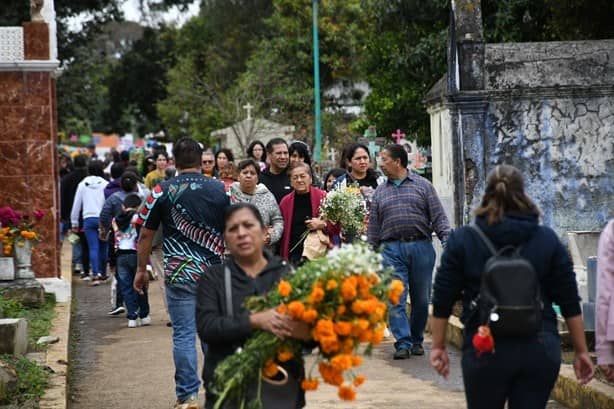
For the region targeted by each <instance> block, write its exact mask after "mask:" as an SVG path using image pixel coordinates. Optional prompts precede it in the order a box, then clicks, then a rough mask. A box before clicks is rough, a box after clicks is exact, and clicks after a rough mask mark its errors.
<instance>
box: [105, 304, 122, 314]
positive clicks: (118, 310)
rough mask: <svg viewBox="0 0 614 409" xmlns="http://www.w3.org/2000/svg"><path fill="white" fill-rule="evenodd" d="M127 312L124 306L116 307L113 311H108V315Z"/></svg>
mask: <svg viewBox="0 0 614 409" xmlns="http://www.w3.org/2000/svg"><path fill="white" fill-rule="evenodd" d="M125 312H126V309H125V308H124V307H123V306H121V305H120V306H119V307H115V308H113V309H112V310H111V311H109V312H107V315H119V314H123V313H125Z"/></svg>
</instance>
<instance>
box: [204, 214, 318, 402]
mask: <svg viewBox="0 0 614 409" xmlns="http://www.w3.org/2000/svg"><path fill="white" fill-rule="evenodd" d="M224 223H225V228H224V240H225V242H226V249H227V250H228V252H229V253H230V256H228V257H226V259H225V260H224V263H223V264H218V265H214V266H212V267H211V268H210V269H209V270H208V271H207V274H204V275H203V276H202V278H201V280H200V283H199V285H198V290H197V293H196V300H197V304H196V327H197V330H198V335H199V337H200V339H201V341H202V342H203V343H206V344H207V351H206V353H205V362H206V364H205V366H204V368H203V382H204V385H205V391H206V400H205V408H206V409H209V408H213V406H214V404H215V401H216V399H217V398H218V396H217V395H216V394H215V391H214V388H213V387H212V382H213V374H214V372H215V369H216V367H217V366H218V365H219V364H220V362H222V360H224V358H226V357H228V356H229V355H232V354H233V353H235V351H236V350H237V349H238V348H241V347H242V346H243V344H244V343H245V342H246V341H247V340H248V339H249V337H250V336H252V335H253V334H254V332H255V331H258V330H261V331H269V332H271V333H273V334H275V335H277V336H278V337H280V338H286V337H292V338H297V339H302V340H305V341H307V340H308V339H309V338H310V334H309V329H308V327H307V325H306V324H304V323H303V322H300V321H295V320H293V319H291V318H290V317H289V316H287V315H283V314H280V313H279V312H277V311H276V310H275V309H270V310H267V311H263V312H256V313H252V312H250V311H249V310H248V309H247V308H245V305H244V301H245V299H246V298H247V297H251V296H257V295H263V294H265V293H266V292H268V291H270V290H271V289H272V288H273V287H274V286H275V285H276V284H277V282H278V281H279V280H280V279H281V278H282V277H283V276H284V275H286V274H289V273H290V271H291V269H290V266H289V265H288V263H287V262H285V261H283V260H282V259H280V258H279V257H277V256H273V255H272V254H271V253H269V252H267V251H266V244H265V241H266V236H267V228H266V226H265V224H264V223H263V221H262V217H261V216H260V213H259V212H258V209H257V208H256V207H255V206H254V205H251V204H249V203H237V204H234V205H232V206H230V207H229V208H228V209H227V210H226V214H225V217H224ZM229 292H230V293H231V294H230V298H228V293H229ZM283 367H284V369H285V370H286V371H287V372H288V374H289V376H288V383H287V384H286V385H285V386H284V387H283V392H282V393H283V395H284V396H283V401H284V402H285V405H284V407H286V408H289V409H295V408H302V407H303V406H305V394H304V392H303V391H302V389H301V387H300V382H301V380H302V379H303V378H304V373H305V370H304V368H303V367H302V366H300V365H299V364H298V363H297V361H288V362H286V363H284V364H283ZM262 388H263V389H262V398H263V406H264V407H265V408H268V407H278V406H274V405H272V404H271V403H270V402H267V398H268V396H269V393H268V391H267V388H269V385H268V383H266V382H263V383H262ZM272 388H279V387H272ZM256 390H257V385H254V387H253V388H250V389H249V390H247V391H245V393H246V395H247V398H248V400H249V399H250V398H253V397H254V396H255V394H256V393H257V392H256ZM233 403H234V402H226V406H224V407H237V406H231V405H232V404H233Z"/></svg>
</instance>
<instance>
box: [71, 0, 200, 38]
mask: <svg viewBox="0 0 614 409" xmlns="http://www.w3.org/2000/svg"><path fill="white" fill-rule="evenodd" d="M199 6H200V0H194V2H192V4H190V7H189V9H188V10H187V11H185V12H180V11H179V10H178V8H177V7H173V8H171V9H170V10H169V11H168V12H166V13H164V14H161V15H158V16H152V15H149V16H147V15H145V16H143V15H142V14H141V12H140V10H139V1H138V0H124V2H123V4H122V10H123V12H124V16H125V18H126V20H129V21H136V22H139V23H141V24H144V25H154V24H155V23H157V22H159V21H160V20H164V22H166V23H167V24H172V23H176V24H177V26H178V27H180V26H182V25H183V24H185V22H186V21H188V20H189V19H190V18H191V17H194V16H195V15H197V14H198V11H199ZM146 14H147V13H146ZM88 19H89V17H88V16H87V15H86V14H82V15H79V16H77V17H74V18H71V19H69V20H68V27H69V29H70V30H72V31H77V30H80V28H81V25H82V24H83V22H84V21H87V20H88Z"/></svg>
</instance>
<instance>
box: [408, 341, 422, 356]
mask: <svg viewBox="0 0 614 409" xmlns="http://www.w3.org/2000/svg"><path fill="white" fill-rule="evenodd" d="M411 354H412V355H416V356H422V355H424V348H422V345H420V344H414V345H413V346H412V347H411Z"/></svg>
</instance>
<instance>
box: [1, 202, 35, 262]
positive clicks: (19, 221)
mask: <svg viewBox="0 0 614 409" xmlns="http://www.w3.org/2000/svg"><path fill="white" fill-rule="evenodd" d="M44 215H45V211H44V210H41V209H39V210H36V211H34V212H32V216H29V215H27V214H22V213H21V212H18V211H15V210H13V209H12V208H11V207H8V206H5V207H0V225H1V226H2V228H1V229H0V242H1V243H2V247H3V250H2V251H3V255H4V256H10V255H11V253H12V251H13V247H14V246H16V245H17V246H22V247H23V246H24V245H25V241H26V240H29V241H40V237H39V234H38V233H37V232H36V231H35V226H36V223H38V222H39V221H40V220H41V219H42V218H43V216H44Z"/></svg>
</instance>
